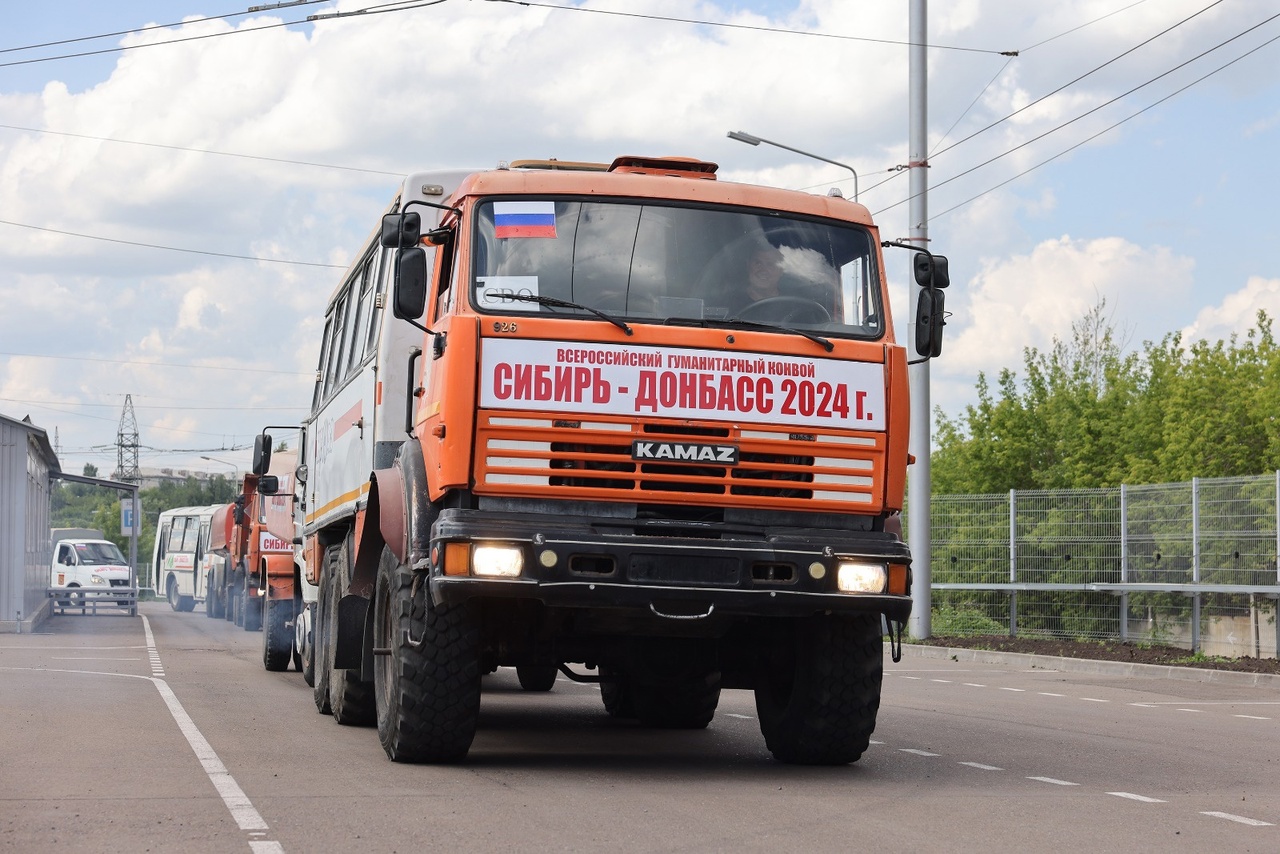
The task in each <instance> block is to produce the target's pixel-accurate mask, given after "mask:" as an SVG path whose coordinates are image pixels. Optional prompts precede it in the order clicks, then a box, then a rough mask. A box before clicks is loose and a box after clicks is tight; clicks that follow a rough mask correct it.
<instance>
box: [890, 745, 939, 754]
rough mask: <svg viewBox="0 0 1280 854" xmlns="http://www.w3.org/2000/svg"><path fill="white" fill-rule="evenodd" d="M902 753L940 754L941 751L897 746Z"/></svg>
mask: <svg viewBox="0 0 1280 854" xmlns="http://www.w3.org/2000/svg"><path fill="white" fill-rule="evenodd" d="M898 749H899V750H901V751H902V752H903V753H911V754H914V755H916V756H941V755H942V754H941V753H930V752H929V751H927V750H916V749H915V748H914V747H899V748H898Z"/></svg>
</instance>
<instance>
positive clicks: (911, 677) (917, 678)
mask: <svg viewBox="0 0 1280 854" xmlns="http://www.w3.org/2000/svg"><path fill="white" fill-rule="evenodd" d="M902 678H903V679H915V680H917V681H918V680H919V679H920V677H919V676H903V677H902Z"/></svg>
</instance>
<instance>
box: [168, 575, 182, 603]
mask: <svg viewBox="0 0 1280 854" xmlns="http://www.w3.org/2000/svg"><path fill="white" fill-rule="evenodd" d="M164 598H165V599H167V600H169V607H170V608H171V609H172V610H174V611H181V610H182V604H181V602H180V601H179V596H178V582H177V579H175V578H173V576H170V577H169V583H168V584H167V585H165V596H164Z"/></svg>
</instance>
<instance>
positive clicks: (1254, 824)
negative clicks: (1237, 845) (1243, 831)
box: [1200, 812, 1275, 827]
mask: <svg viewBox="0 0 1280 854" xmlns="http://www.w3.org/2000/svg"><path fill="white" fill-rule="evenodd" d="M1200 815H1208V816H1213V817H1214V818H1225V819H1226V820H1227V821H1234V822H1236V823H1238V824H1247V825H1249V826H1250V827H1275V825H1274V824H1272V823H1271V822H1269V821H1259V820H1258V819H1256V818H1245V817H1244V816H1242V815H1232V814H1231V813H1229V812H1202V813H1200Z"/></svg>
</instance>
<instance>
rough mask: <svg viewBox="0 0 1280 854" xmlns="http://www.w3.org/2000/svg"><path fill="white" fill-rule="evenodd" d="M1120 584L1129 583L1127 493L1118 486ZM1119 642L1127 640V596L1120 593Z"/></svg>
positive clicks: (1122, 486) (1122, 592)
mask: <svg viewBox="0 0 1280 854" xmlns="http://www.w3.org/2000/svg"><path fill="white" fill-rule="evenodd" d="M1120 583H1121V584H1128V583H1129V492H1128V489H1127V488H1126V487H1125V485H1124V484H1123V483H1122V484H1120ZM1120 640H1121V642H1124V641H1127V640H1129V594H1128V593H1127V592H1125V591H1123V590H1122V591H1120Z"/></svg>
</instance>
